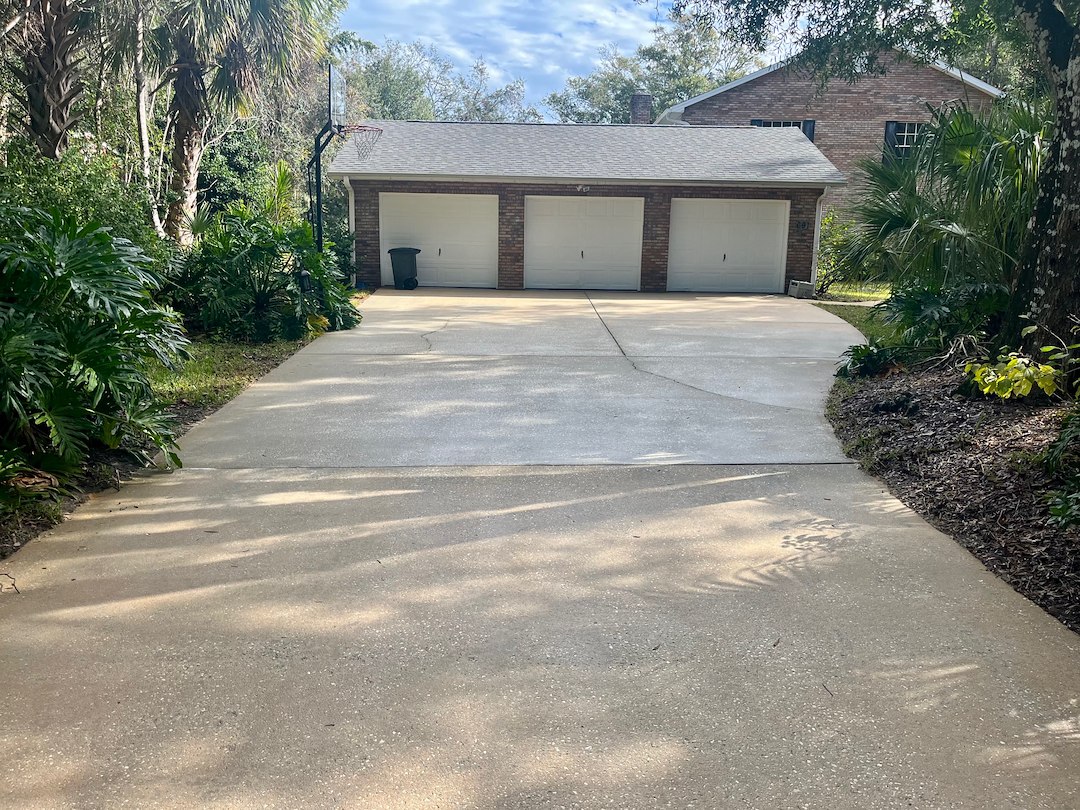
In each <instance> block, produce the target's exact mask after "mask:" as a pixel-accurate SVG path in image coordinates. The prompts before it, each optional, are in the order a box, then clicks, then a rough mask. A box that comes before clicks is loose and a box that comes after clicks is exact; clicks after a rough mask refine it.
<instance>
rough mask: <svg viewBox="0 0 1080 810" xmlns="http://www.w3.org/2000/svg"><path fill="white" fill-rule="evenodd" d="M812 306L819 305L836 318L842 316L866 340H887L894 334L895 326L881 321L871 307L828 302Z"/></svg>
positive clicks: (815, 303) (816, 302)
mask: <svg viewBox="0 0 1080 810" xmlns="http://www.w3.org/2000/svg"><path fill="white" fill-rule="evenodd" d="M814 306H817V307H821V308H822V309H823V310H825V311H826V312H831V313H832V314H833V315H835V316H837V317H838V318H843V319H844V320H845V321H847V322H848V323H850V324H851V325H852V326H854V327H855V328H856V329H858V330H859V331H860V332H862V333H863V335H865V336H866V339H867V340H868V341H870V340H877V341H887V340H889V339H890V338H893V337H895V336H896V328H895V327H893V326H891V325H889V324H887V323H882V321H881V315H880V313H878V312H877V311H876V310H874V309H873V308H872V307H864V306H857V305H851V304H829V303H821V302H818V301H815V302H814Z"/></svg>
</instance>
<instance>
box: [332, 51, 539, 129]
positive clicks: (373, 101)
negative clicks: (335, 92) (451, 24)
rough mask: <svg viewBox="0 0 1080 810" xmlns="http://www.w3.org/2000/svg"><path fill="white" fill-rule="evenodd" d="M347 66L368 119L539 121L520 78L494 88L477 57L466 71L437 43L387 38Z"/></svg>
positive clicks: (349, 76) (350, 80) (349, 61)
mask: <svg viewBox="0 0 1080 810" xmlns="http://www.w3.org/2000/svg"><path fill="white" fill-rule="evenodd" d="M343 67H344V71H345V75H346V78H347V80H348V83H349V86H350V88H351V89H352V91H353V92H355V93H356V94H357V96H358V100H359V101H360V102H361V103H362V105H363V108H364V109H363V112H364V113H366V115H367V117H370V118H376V119H386V120H406V119H407V120H418V121H431V120H434V121H514V122H534V123H535V122H539V121H541V120H542V119H541V116H540V113H539V112H538V111H537V110H536V108H535V107H532V106H530V105H528V104H526V102H525V84H524V82H522V81H521V80H520V79H518V80H515V81H512V82H510V83H509V84H506V85H502V86H492V84H491V71H490V69H489V68H488V66H487V63H486V62H484V60H483V59H477V60H475V61H474V62H473V64H472V66H471V67H470V68H469V70H468V71H466V72H464V73H463V72H461V71H459V70H457V68H455V67H454V64H453V62H451V61H450V59H449V58H447V57H446V55H445V54H443V53H442V52H440V51H439V49H438V48H436V47H435V46H434V45H424V44H421V43H419V42H416V43H411V44H410V43H403V42H397V41H394V40H387V42H386V43H385V44H384V45H383V46H382V47H378V46H375V45H372V44H371V43H363V45H362V47H360V48H358V49H357V50H356V51H355V52H354V53H353V54H352V55H351V58H350V59H348V60H346V63H345V65H344V66H343Z"/></svg>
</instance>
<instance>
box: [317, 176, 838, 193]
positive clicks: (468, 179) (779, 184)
mask: <svg viewBox="0 0 1080 810" xmlns="http://www.w3.org/2000/svg"><path fill="white" fill-rule="evenodd" d="M327 176H328V177H332V178H334V179H341V180H343V181H345V182H346V183H347V182H348V181H349V180H386V181H389V182H410V181H413V182H425V181H426V182H432V183H515V184H529V183H532V184H535V185H568V186H581V185H598V186H599V185H603V186H702V187H717V186H720V187H725V188H747V187H752V188H823V187H826V186H843V185H846V184H847V179H846V178H844V176H843V175H840V176H839V178H838V179H833V180H825V179H821V180H740V179H737V178H733V179H727V180H711V179H707V178H702V179H698V180H673V179H670V178H666V179H662V180H658V179H650V178H647V177H637V178H626V179H613V178H609V177H527V176H523V175H514V176H496V175H492V176H488V175H461V174H364V173H363V172H349V171H330V172H327ZM578 193H581V192H580V191H579V192H578Z"/></svg>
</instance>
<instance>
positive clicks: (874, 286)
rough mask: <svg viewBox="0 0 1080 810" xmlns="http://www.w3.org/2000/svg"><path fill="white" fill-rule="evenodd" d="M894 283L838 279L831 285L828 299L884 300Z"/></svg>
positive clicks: (826, 298) (826, 296)
mask: <svg viewBox="0 0 1080 810" xmlns="http://www.w3.org/2000/svg"><path fill="white" fill-rule="evenodd" d="M890 292H892V285H890V284H889V283H888V282H884V281H838V282H836V283H835V284H833V285H831V286H830V287H829V292H828V293H827V294H826V295H825V300H827V301H884V300H885V299H886V298H888V297H889V293H890Z"/></svg>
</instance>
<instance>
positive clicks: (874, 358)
mask: <svg viewBox="0 0 1080 810" xmlns="http://www.w3.org/2000/svg"><path fill="white" fill-rule="evenodd" d="M903 356H904V353H903V350H902V349H901V348H900V347H897V346H889V345H885V344H883V343H881V342H879V341H877V340H874V339H871V340H870V342H869V343H861V344H858V345H855V346H850V347H848V350H847V351H846V352H844V353H843V355H841V357H842V358H843V359H842V360H841V362H840V367H839V368H838V369H837V371H836V376H838V377H876V376H878V375H879V374H884V373H885V372H886V371H888V370H889V369H891V368H895V367H897V366H898V365H899V364H900V361H901V358H902V357H903Z"/></svg>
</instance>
